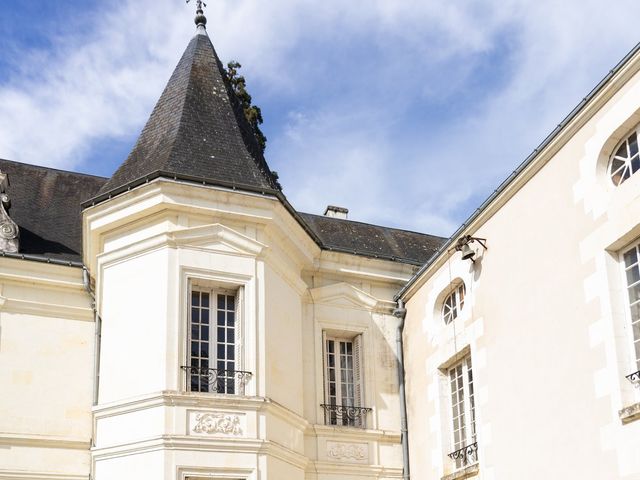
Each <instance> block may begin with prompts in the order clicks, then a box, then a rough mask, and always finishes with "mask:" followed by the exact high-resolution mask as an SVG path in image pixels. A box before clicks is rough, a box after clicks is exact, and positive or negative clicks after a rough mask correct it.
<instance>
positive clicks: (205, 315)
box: [200, 309, 209, 324]
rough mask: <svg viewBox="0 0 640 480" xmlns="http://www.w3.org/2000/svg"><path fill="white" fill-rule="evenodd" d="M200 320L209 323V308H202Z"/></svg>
mask: <svg viewBox="0 0 640 480" xmlns="http://www.w3.org/2000/svg"><path fill="white" fill-rule="evenodd" d="M200 322H202V323H205V324H208V323H209V309H202V310H200Z"/></svg>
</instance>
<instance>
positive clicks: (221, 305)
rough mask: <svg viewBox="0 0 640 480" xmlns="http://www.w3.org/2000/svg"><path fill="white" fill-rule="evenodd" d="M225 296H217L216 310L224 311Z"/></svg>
mask: <svg viewBox="0 0 640 480" xmlns="http://www.w3.org/2000/svg"><path fill="white" fill-rule="evenodd" d="M224 300H225V295H218V309H222V310H224V307H225V301H224Z"/></svg>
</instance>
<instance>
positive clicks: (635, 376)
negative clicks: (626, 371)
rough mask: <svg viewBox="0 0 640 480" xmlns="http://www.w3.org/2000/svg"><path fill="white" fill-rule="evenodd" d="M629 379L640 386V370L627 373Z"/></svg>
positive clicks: (636, 385)
mask: <svg viewBox="0 0 640 480" xmlns="http://www.w3.org/2000/svg"><path fill="white" fill-rule="evenodd" d="M627 380H629V381H630V382H631V383H633V385H634V386H635V387H637V388H640V370H638V371H637V372H635V373H632V374H631V375H627Z"/></svg>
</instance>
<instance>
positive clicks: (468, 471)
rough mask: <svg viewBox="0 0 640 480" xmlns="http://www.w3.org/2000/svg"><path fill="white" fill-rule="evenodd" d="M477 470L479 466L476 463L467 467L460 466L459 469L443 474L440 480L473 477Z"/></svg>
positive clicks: (459, 479) (478, 470)
mask: <svg viewBox="0 0 640 480" xmlns="http://www.w3.org/2000/svg"><path fill="white" fill-rule="evenodd" d="M479 472H480V467H479V466H478V464H477V463H476V464H475V465H470V466H468V467H465V468H461V469H460V470H457V471H455V472H453V473H450V474H449V475H445V476H444V477H442V478H441V479H440V480H463V479H465V478H471V477H475V476H476V475H478V473H479Z"/></svg>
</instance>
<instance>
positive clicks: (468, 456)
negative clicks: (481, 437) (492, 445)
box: [447, 442, 478, 468]
mask: <svg viewBox="0 0 640 480" xmlns="http://www.w3.org/2000/svg"><path fill="white" fill-rule="evenodd" d="M447 456H448V457H449V458H450V459H451V460H453V461H455V462H456V468H462V467H467V466H469V465H473V464H475V463H478V442H473V443H471V444H469V445H467V446H465V447H462V448H460V449H458V450H456V451H455V452H451V453H450V454H448V455H447Z"/></svg>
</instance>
